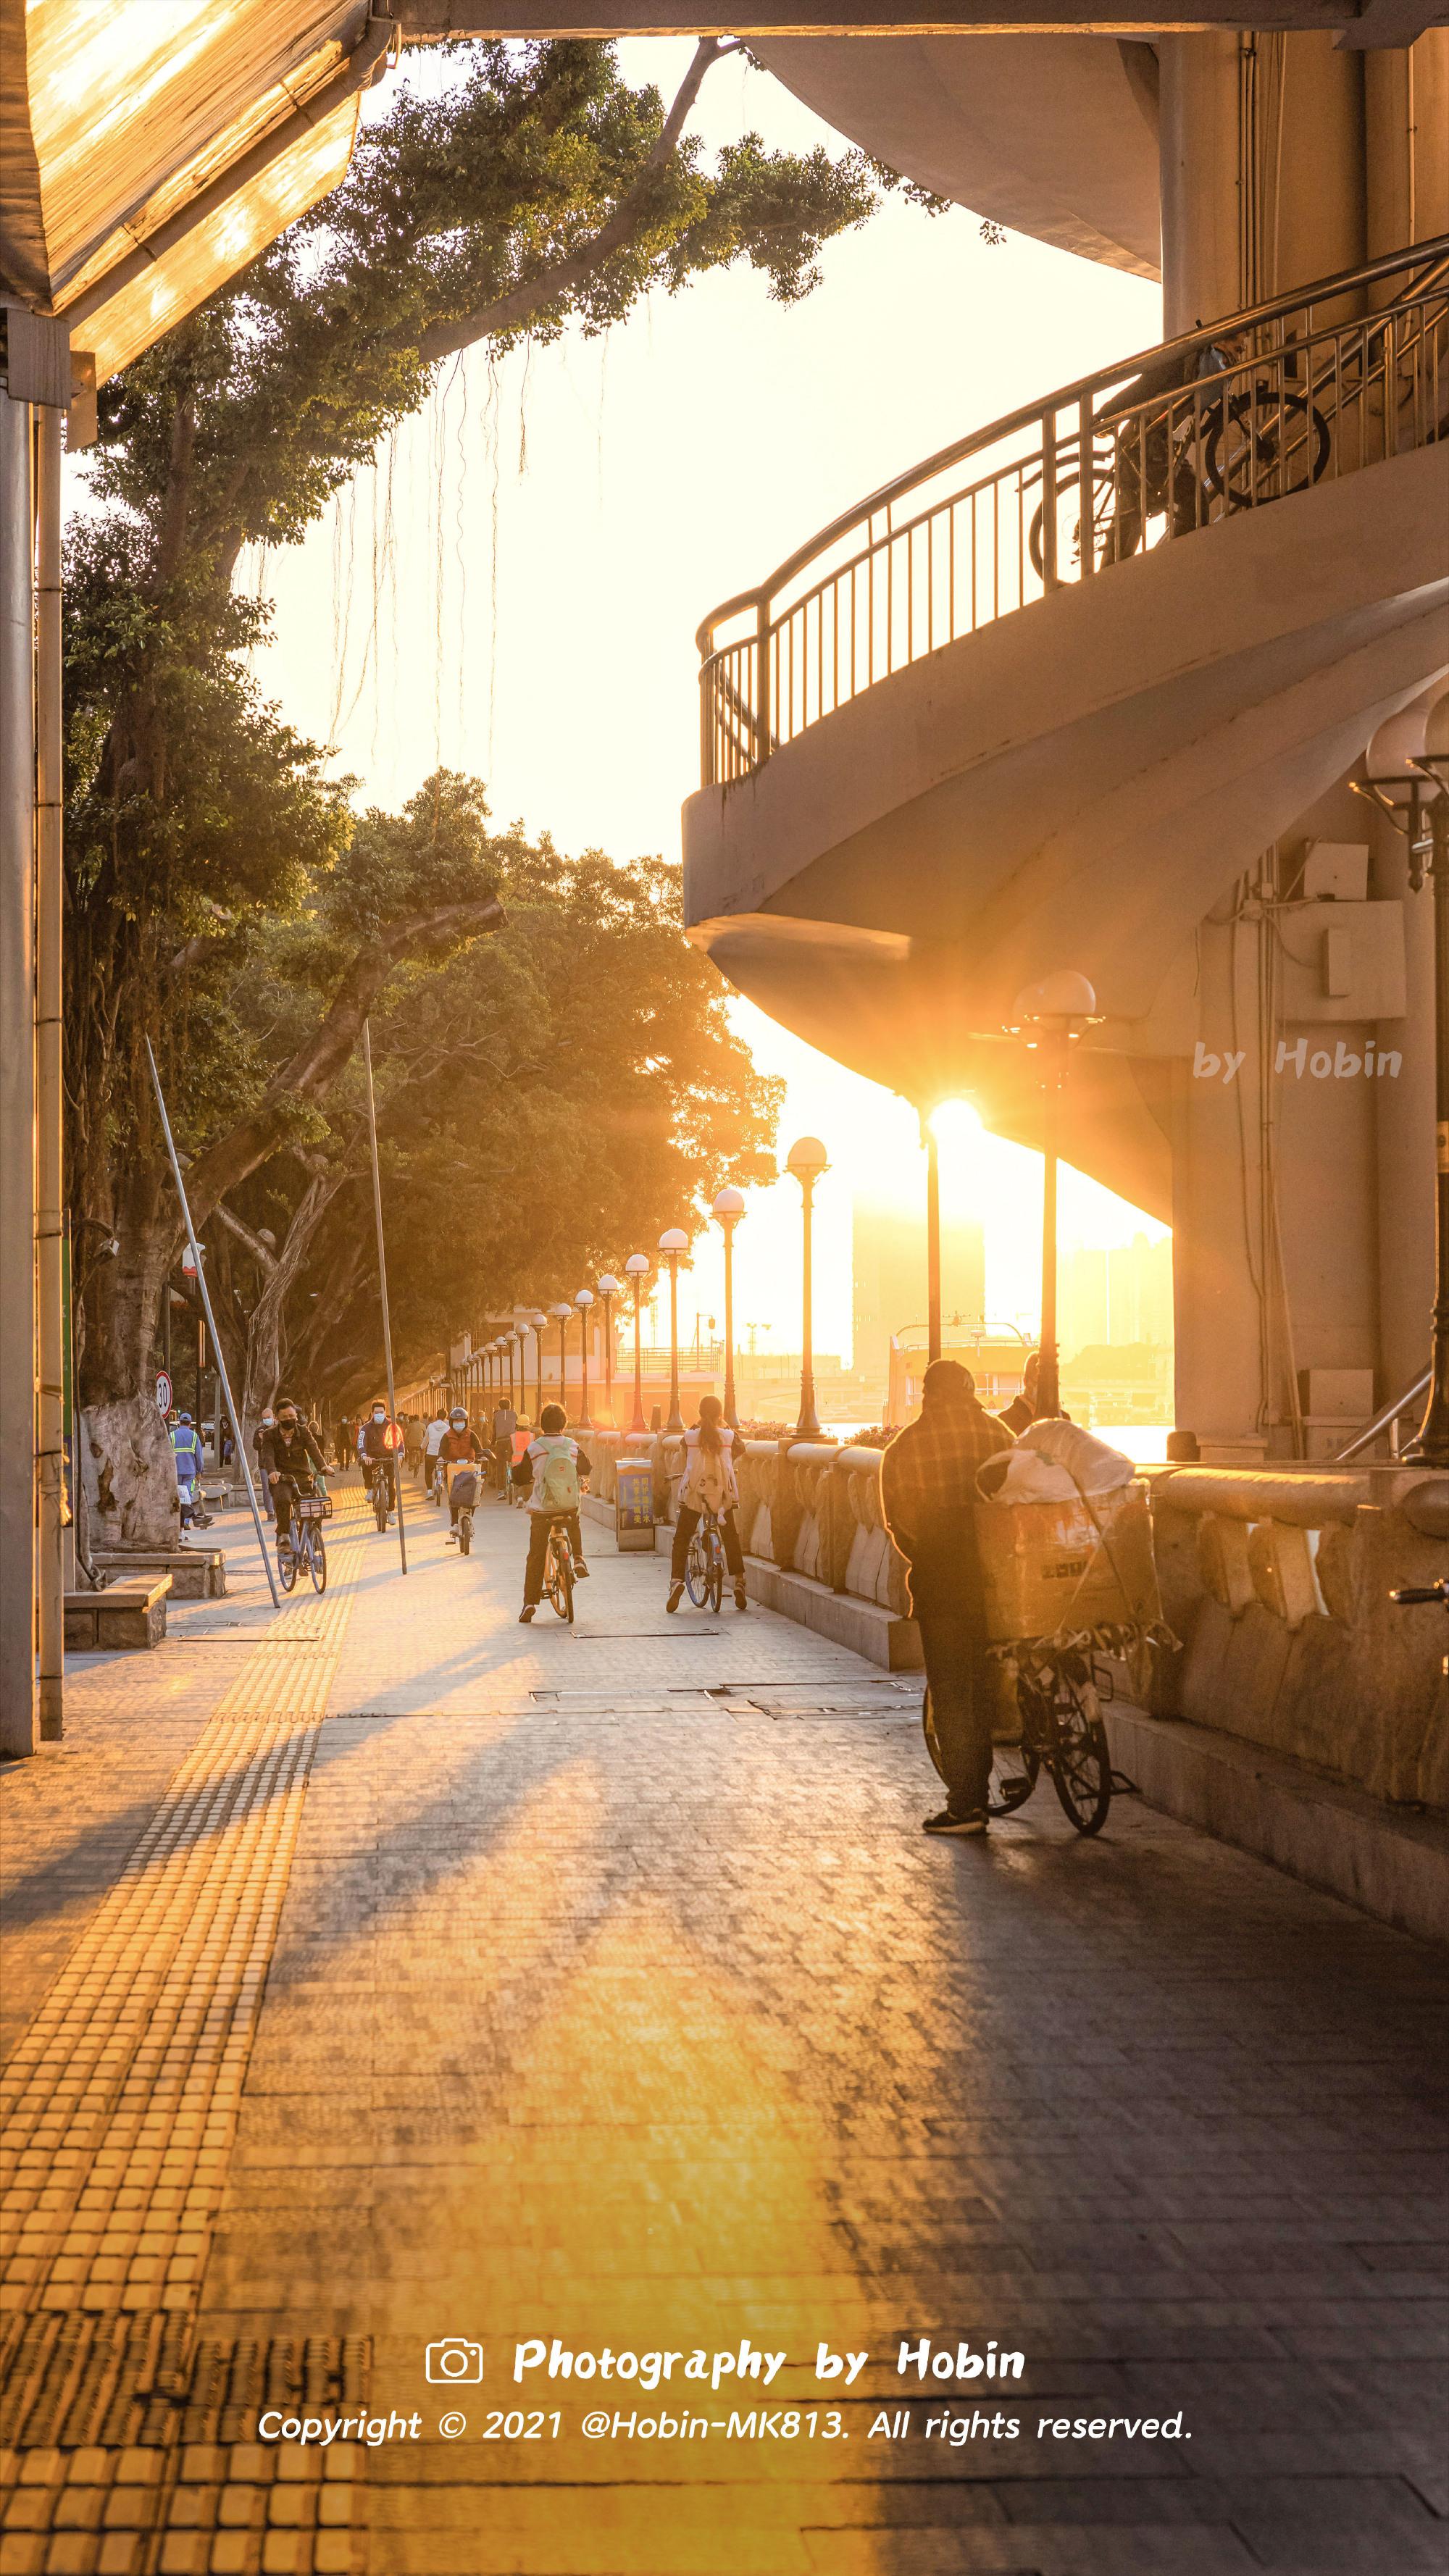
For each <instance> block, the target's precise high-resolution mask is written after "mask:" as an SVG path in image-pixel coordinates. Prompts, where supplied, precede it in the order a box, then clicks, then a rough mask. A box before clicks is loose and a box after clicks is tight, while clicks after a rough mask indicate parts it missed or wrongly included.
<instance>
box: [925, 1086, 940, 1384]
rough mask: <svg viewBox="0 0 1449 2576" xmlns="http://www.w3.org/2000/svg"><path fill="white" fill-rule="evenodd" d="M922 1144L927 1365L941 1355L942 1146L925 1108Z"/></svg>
mask: <svg viewBox="0 0 1449 2576" xmlns="http://www.w3.org/2000/svg"><path fill="white" fill-rule="evenodd" d="M921 1143H922V1144H923V1145H924V1146H925V1149H926V1365H927V1367H928V1368H929V1367H930V1364H931V1362H932V1360H938V1359H939V1358H940V1356H941V1149H940V1147H939V1146H938V1144H937V1142H936V1131H935V1128H934V1127H933V1126H932V1125H931V1121H930V1118H929V1117H928V1115H927V1113H926V1111H925V1110H922V1112H921Z"/></svg>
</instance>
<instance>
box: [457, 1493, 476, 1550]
mask: <svg viewBox="0 0 1449 2576" xmlns="http://www.w3.org/2000/svg"><path fill="white" fill-rule="evenodd" d="M472 1544H473V1515H472V1513H471V1512H470V1511H469V1509H468V1507H467V1505H466V1504H464V1506H463V1509H462V1510H461V1511H460V1512H459V1514H458V1554H459V1555H460V1556H466V1555H467V1553H468V1550H469V1548H470V1547H471V1546H472Z"/></svg>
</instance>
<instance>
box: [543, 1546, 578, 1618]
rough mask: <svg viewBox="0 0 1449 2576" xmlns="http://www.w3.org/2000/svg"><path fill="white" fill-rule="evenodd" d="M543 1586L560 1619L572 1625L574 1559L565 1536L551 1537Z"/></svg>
mask: <svg viewBox="0 0 1449 2576" xmlns="http://www.w3.org/2000/svg"><path fill="white" fill-rule="evenodd" d="M543 1588H544V1590H545V1592H546V1593H547V1594H548V1597H549V1599H550V1601H551V1602H552V1603H553V1606H554V1608H555V1610H556V1611H557V1612H558V1615H559V1617H560V1618H561V1619H567V1620H568V1622H569V1625H570V1626H572V1625H573V1616H574V1560H573V1551H572V1549H571V1548H570V1546H569V1543H568V1540H567V1539H566V1538H551V1539H550V1540H549V1543H548V1559H547V1562H546V1564H545V1566H544V1572H543Z"/></svg>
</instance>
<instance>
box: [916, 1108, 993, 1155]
mask: <svg viewBox="0 0 1449 2576" xmlns="http://www.w3.org/2000/svg"><path fill="white" fill-rule="evenodd" d="M929 1124H930V1129H931V1133H932V1135H933V1136H934V1137H935V1139H936V1142H937V1144H938V1145H957V1146H960V1145H973V1144H975V1143H977V1142H978V1140H979V1139H980V1138H981V1137H982V1136H984V1135H985V1133H986V1130H985V1128H984V1127H983V1126H982V1124H981V1113H980V1111H979V1110H978V1109H974V1108H973V1107H972V1105H971V1102H970V1101H969V1100H943V1101H942V1102H941V1104H940V1107H939V1108H937V1109H933V1110H932V1112H931V1116H930V1121H929Z"/></svg>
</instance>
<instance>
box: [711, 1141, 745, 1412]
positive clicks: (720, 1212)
mask: <svg viewBox="0 0 1449 2576" xmlns="http://www.w3.org/2000/svg"><path fill="white" fill-rule="evenodd" d="M744 1212H745V1194H744V1191H743V1190H737V1189H733V1188H728V1187H727V1188H725V1189H722V1190H721V1191H720V1194H719V1196H718V1198H717V1199H716V1200H715V1203H714V1209H713V1213H714V1215H715V1216H716V1217H717V1218H718V1220H719V1228H720V1232H721V1234H722V1235H723V1236H724V1292H725V1293H724V1310H725V1311H724V1339H725V1347H724V1418H725V1421H726V1423H727V1424H728V1426H729V1428H730V1430H731V1431H738V1429H739V1427H740V1417H739V1409H738V1407H737V1405H736V1403H735V1245H734V1234H735V1227H736V1226H737V1225H738V1224H739V1221H740V1219H741V1217H742V1216H743V1215H744Z"/></svg>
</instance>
